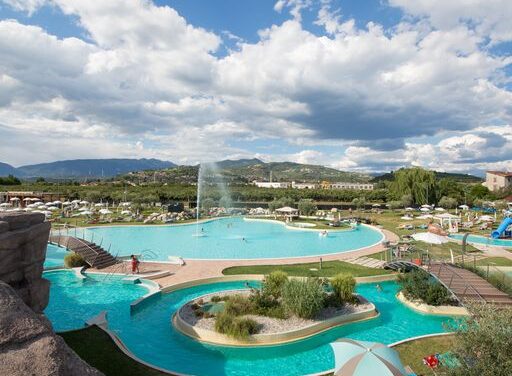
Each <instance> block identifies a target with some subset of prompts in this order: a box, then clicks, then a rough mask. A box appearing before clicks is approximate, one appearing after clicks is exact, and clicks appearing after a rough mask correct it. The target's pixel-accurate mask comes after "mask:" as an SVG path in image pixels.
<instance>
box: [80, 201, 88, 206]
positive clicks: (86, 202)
mask: <svg viewBox="0 0 512 376" xmlns="http://www.w3.org/2000/svg"><path fill="white" fill-rule="evenodd" d="M88 204H89V201H85V200H84V201H80V205H88Z"/></svg>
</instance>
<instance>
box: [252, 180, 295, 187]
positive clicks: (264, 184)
mask: <svg viewBox="0 0 512 376" xmlns="http://www.w3.org/2000/svg"><path fill="white" fill-rule="evenodd" d="M253 183H254V185H255V186H256V187H259V188H290V187H291V185H292V184H291V183H290V182H279V181H254V182H253Z"/></svg>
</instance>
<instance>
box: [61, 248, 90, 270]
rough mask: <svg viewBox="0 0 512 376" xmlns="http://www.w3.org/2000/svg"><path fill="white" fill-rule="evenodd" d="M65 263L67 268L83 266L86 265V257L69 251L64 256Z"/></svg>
mask: <svg viewBox="0 0 512 376" xmlns="http://www.w3.org/2000/svg"><path fill="white" fill-rule="evenodd" d="M64 265H65V266H66V268H78V267H81V266H86V265H87V263H86V262H85V260H84V258H83V257H82V256H81V255H79V254H78V253H75V252H68V254H67V255H66V256H64Z"/></svg>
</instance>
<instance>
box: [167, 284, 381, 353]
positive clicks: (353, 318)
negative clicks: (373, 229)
mask: <svg viewBox="0 0 512 376" xmlns="http://www.w3.org/2000/svg"><path fill="white" fill-rule="evenodd" d="M245 290H246V289H244V290H239V291H245ZM209 295H212V294H211V293H210V294H205V295H202V296H199V297H197V298H195V299H194V300H197V299H201V298H203V297H206V296H209ZM358 297H359V298H360V299H362V301H364V302H367V303H369V304H370V307H369V308H368V309H366V310H364V311H360V312H354V313H350V314H345V315H339V316H335V317H331V318H329V319H326V320H323V321H320V322H315V323H313V324H310V325H308V326H306V327H302V328H298V329H293V330H288V331H285V332H278V333H266V334H254V335H251V336H250V337H249V339H248V341H239V340H236V339H234V338H230V337H228V336H226V335H224V334H221V333H217V332H215V331H213V330H208V329H204V328H195V327H194V326H193V325H190V324H189V323H187V322H186V321H185V320H184V319H183V318H182V317H181V315H180V312H181V310H182V309H183V307H184V306H185V305H186V304H188V303H190V302H187V303H185V304H184V305H182V306H181V307H180V308H179V309H178V310H177V311H176V312H174V314H173V316H172V319H171V321H172V325H173V326H174V328H175V329H176V330H178V331H179V332H180V333H181V334H184V335H186V336H188V337H190V338H192V339H193V340H195V341H198V342H203V343H208V344H212V345H215V346H223V347H264V346H276V345H284V344H289V343H293V342H298V341H302V340H305V339H308V338H310V337H313V336H316V335H319V334H322V333H323V332H326V331H328V330H331V329H334V328H336V327H338V326H341V325H347V324H353V323H356V322H360V321H366V320H371V319H375V318H377V317H379V315H380V313H379V312H378V310H377V308H376V307H375V305H374V304H373V303H371V302H369V301H368V300H366V299H365V298H364V297H363V296H361V295H358Z"/></svg>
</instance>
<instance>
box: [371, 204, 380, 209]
mask: <svg viewBox="0 0 512 376" xmlns="http://www.w3.org/2000/svg"><path fill="white" fill-rule="evenodd" d="M372 207H373V208H380V204H373V205H372Z"/></svg>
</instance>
